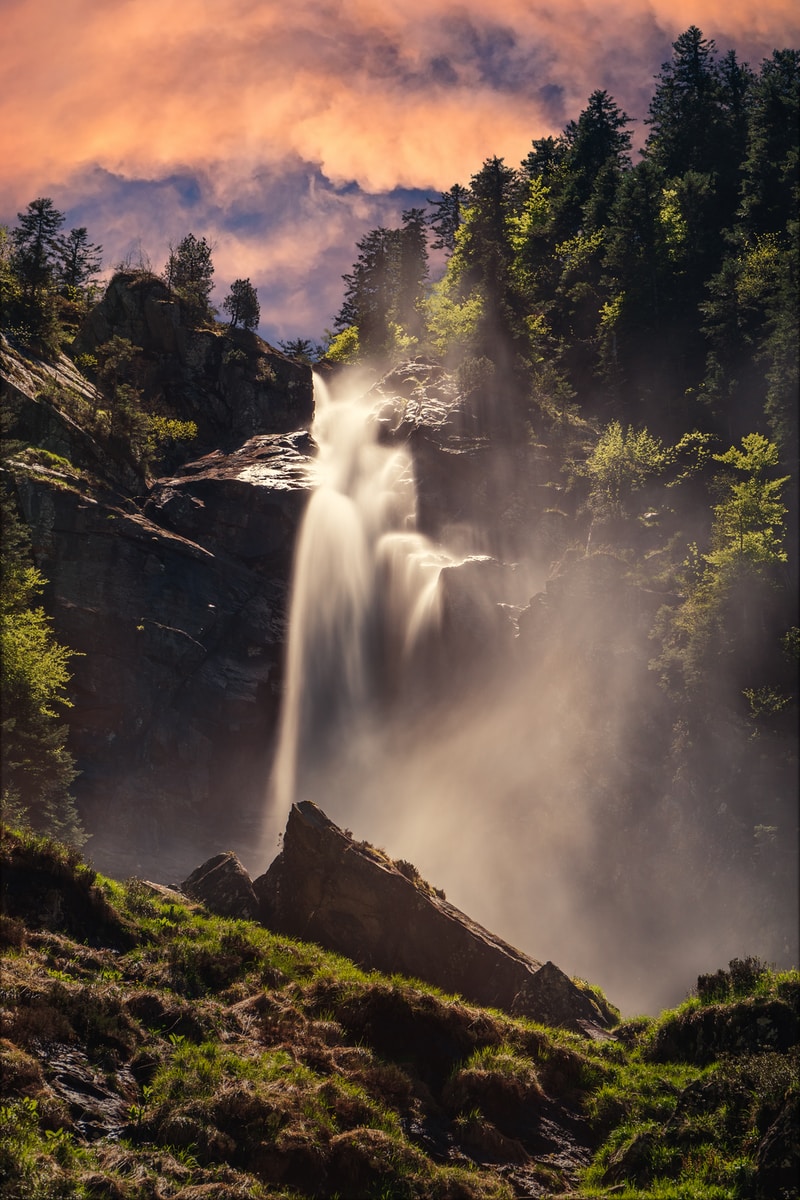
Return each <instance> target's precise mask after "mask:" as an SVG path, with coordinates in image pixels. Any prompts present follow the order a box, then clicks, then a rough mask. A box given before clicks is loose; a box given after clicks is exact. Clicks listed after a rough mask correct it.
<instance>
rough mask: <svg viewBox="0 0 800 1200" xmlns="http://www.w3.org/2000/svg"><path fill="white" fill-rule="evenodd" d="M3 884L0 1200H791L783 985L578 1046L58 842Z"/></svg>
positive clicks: (15, 867)
mask: <svg viewBox="0 0 800 1200" xmlns="http://www.w3.org/2000/svg"><path fill="white" fill-rule="evenodd" d="M0 863H1V864H2V868H3V892H4V909H5V915H4V916H3V918H2V927H1V928H0V934H1V935H2V945H3V955H4V958H3V964H2V968H3V969H2V990H1V991H0V1010H2V1035H3V1040H2V1042H0V1052H1V1054H2V1086H3V1102H2V1105H0V1194H2V1196H3V1197H4V1198H6V1200H14V1198H16V1197H20V1198H22V1197H25V1200H40V1198H41V1200H43V1198H45V1197H56V1196H64V1197H87V1198H88V1197H104V1198H108V1200H125V1198H133V1197H137V1198H138V1197H148V1198H150V1197H152V1198H153V1200H156V1198H158V1200H167V1198H175V1197H179V1198H180V1200H211V1198H213V1200H234V1198H236V1197H242V1198H244V1197H263V1198H265V1200H266V1198H277V1197H285V1198H287V1200H288V1198H289V1197H327V1198H333V1197H341V1198H342V1200H350V1198H358V1197H364V1198H370V1200H371V1198H374V1200H379V1198H383V1200H389V1198H390V1197H391V1198H393V1197H398V1198H409V1200H410V1198H412V1197H419V1198H425V1197H433V1198H439V1200H471V1198H474V1200H478V1198H487V1200H488V1198H490V1197H492V1198H497V1200H500V1198H501V1197H503V1198H505V1197H509V1198H510V1197H513V1196H549V1195H552V1196H562V1195H566V1194H570V1195H572V1196H573V1197H575V1196H583V1197H593V1196H604V1195H614V1196H623V1197H628V1196H637V1197H648V1196H652V1197H661V1198H667V1197H675V1198H677V1197H681V1198H687V1197H688V1198H691V1197H698V1198H700V1197H702V1198H705V1200H710V1198H712V1197H729V1196H730V1197H743V1198H744V1197H764V1198H766V1197H770V1198H772V1197H776V1198H777V1197H779V1196H781V1195H782V1194H783V1193H782V1191H781V1188H782V1187H783V1184H782V1182H781V1177H780V1173H779V1172H780V1160H781V1157H783V1158H786V1146H785V1145H784V1144H777V1145H776V1139H778V1140H779V1135H780V1132H781V1129H782V1124H781V1123H782V1122H783V1123H784V1124H785V1125H787V1128H788V1127H789V1126H790V1124H791V1121H792V1119H793V1118H796V1113H797V1101H798V1083H797V1078H798V1073H797V1028H798V1011H799V1010H800V976H799V975H798V973H797V972H792V973H784V974H779V975H778V974H774V973H770V972H764V971H761V970H760V969H755V968H754V964H747V963H745V964H738V965H736V964H732V966H734V967H735V969H734V971H733V973H731V972H727V973H720V974H718V975H716V976H713V977H709V978H708V979H706V980H705V982H704V984H703V986H702V987H701V993H702V996H703V999H702V1000H701V999H700V998H697V997H695V998H693V999H691V1000H689V1001H687V1002H686V1003H685V1004H684V1005H682V1006H681V1007H680V1008H679V1009H676V1010H673V1011H671V1012H668V1013H664V1014H662V1016H661V1017H659V1018H658V1019H655V1020H649V1019H644V1018H642V1019H639V1020H636V1021H631V1022H627V1023H625V1024H623V1025H621V1026H619V1028H618V1029H617V1030H616V1031H615V1034H614V1036H613V1037H612V1038H610V1039H609V1040H607V1041H603V1042H592V1041H588V1040H586V1039H582V1038H580V1037H578V1036H576V1035H573V1034H568V1033H566V1032H564V1031H560V1030H554V1029H545V1028H543V1027H541V1026H537V1025H534V1024H532V1023H531V1022H528V1021H523V1020H513V1019H511V1018H509V1017H507V1016H505V1015H503V1014H501V1013H498V1012H492V1011H485V1010H481V1009H478V1008H475V1007H473V1006H470V1005H468V1004H466V1003H464V1002H463V1001H461V1000H459V999H457V998H454V997H449V996H445V995H443V994H442V993H440V992H437V991H436V990H435V989H432V988H429V987H427V986H425V985H423V984H420V983H418V982H415V981H409V980H406V979H400V978H392V979H388V978H386V977H383V976H380V975H377V974H369V975H367V974H364V973H363V972H361V971H359V970H358V969H357V968H356V967H354V966H353V964H352V963H350V962H348V961H346V960H343V959H341V958H337V957H336V956H334V955H331V954H327V953H325V952H323V951H321V950H320V949H318V948H317V947H315V946H311V945H306V944H302V943H298V942H292V941H289V940H287V939H286V938H280V937H276V936H274V935H273V934H271V933H270V932H268V931H267V930H265V929H263V928H262V927H260V926H258V925H255V924H251V923H248V922H244V921H230V920H223V919H220V918H216V917H211V916H209V915H208V914H207V913H206V912H205V911H204V910H202V909H201V908H198V907H196V906H192V905H191V904H188V903H183V902H180V900H179V898H178V897H176V896H175V895H174V894H173V895H169V894H167V893H166V892H158V891H156V890H154V889H151V888H150V887H148V886H147V885H144V884H142V883H141V882H140V881H136V880H131V881H128V882H127V883H126V884H124V885H122V884H119V883H115V882H112V881H111V880H108V879H103V878H101V877H99V876H95V874H94V872H93V871H92V870H91V869H90V868H88V867H86V866H85V865H83V864H82V863H81V862H80V861H79V860H78V859H77V857H76V856H74V855H71V854H70V853H69V852H67V851H65V850H64V849H63V848H61V847H58V846H57V845H56V844H54V843H51V842H46V841H43V840H40V839H34V838H31V837H28V836H19V835H15V834H10V833H7V832H5V833H4V835H3V843H2V854H1V856H0ZM776 1131H777V1132H776ZM787 1136H789V1135H787ZM770 1138H771V1141H770ZM795 1140H796V1139H795ZM770 1172H771V1173H770ZM776 1172H778V1173H776ZM785 1194H786V1195H787V1196H788V1195H793V1194H794V1192H793V1190H792V1191H787V1192H786V1193H785Z"/></svg>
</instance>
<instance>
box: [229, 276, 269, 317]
mask: <svg viewBox="0 0 800 1200" xmlns="http://www.w3.org/2000/svg"><path fill="white" fill-rule="evenodd" d="M222 307H223V309H224V310H225V312H226V313H227V314H228V316H229V317H230V326H231V328H235V326H237V325H241V327H242V329H255V328H256V327H257V326H258V322H259V320H260V319H261V306H260V304H259V303H258V293H257V292H256V289H255V288H254V287H253V285H252V283H251V282H250V280H249V279H234V281H233V283H232V284H231V290H230V292H229V293H228V295H227V296H226V297H225V299H224V300H223V301H222Z"/></svg>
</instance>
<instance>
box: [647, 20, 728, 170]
mask: <svg viewBox="0 0 800 1200" xmlns="http://www.w3.org/2000/svg"><path fill="white" fill-rule="evenodd" d="M672 48H673V55H672V58H671V60H670V61H669V62H665V63H664V64H663V66H662V68H661V73H660V74H659V75H658V76H657V77H656V78H657V80H658V85H657V87H656V90H655V93H654V95H653V99H652V100H651V101H650V108H649V116H648V118H647V121H646V124H647V125H649V126H650V133H649V134H648V137H647V141H646V143H645V149H646V152H647V155H648V157H649V158H650V159H651V160H652V161H653V162H654V163H655V164H656V166H658V167H659V168H660V170H661V171H662V172H663V173H664V175H665V177H666V178H671V177H672V176H674V175H680V174H683V173H684V172H685V171H706V172H707V171H709V170H712V169H713V167H712V164H715V163H716V160H717V154H718V153H719V148H720V111H719V109H720V95H719V82H718V75H717V70H716V44H715V42H714V41H713V39H708V38H704V37H703V34H702V33H701V32H700V30H699V29H698V28H697V26H696V25H692V26H690V28H689V29H687V30H686V32H685V33H682V34H681V35H680V37H679V38H678V39H677V41H675V42H673V43H672Z"/></svg>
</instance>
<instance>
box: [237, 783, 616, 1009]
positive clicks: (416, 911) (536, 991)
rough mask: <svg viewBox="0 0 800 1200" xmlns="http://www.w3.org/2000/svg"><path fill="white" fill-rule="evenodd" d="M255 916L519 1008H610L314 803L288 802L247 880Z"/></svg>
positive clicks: (387, 966)
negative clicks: (279, 845)
mask: <svg viewBox="0 0 800 1200" xmlns="http://www.w3.org/2000/svg"><path fill="white" fill-rule="evenodd" d="M253 887H254V890H255V892H256V895H257V897H258V900H259V904H260V919H261V920H262V921H263V922H264V923H265V924H266V925H268V926H269V927H270V928H272V929H275V930H276V931H278V932H281V933H284V934H287V935H289V936H292V937H299V938H304V939H306V940H310V941H315V942H318V943H319V944H320V945H322V946H324V947H326V948H327V949H329V950H333V951H336V952H337V953H339V954H344V955H346V956H347V957H348V958H352V959H354V960H355V961H356V962H357V963H359V964H361V965H362V966H364V967H365V968H368V969H375V970H380V971H383V972H386V973H388V974H392V973H399V974H403V975H409V976H411V977H413V978H418V979H423V980H425V982H427V983H431V984H433V985H435V986H436V987H440V988H442V989H444V990H445V991H447V992H456V993H459V994H460V995H462V996H464V997H465V998H466V999H468V1000H471V1001H472V1002H473V1003H475V1004H481V1005H486V1006H491V1007H496V1008H501V1009H504V1010H505V1011H507V1012H510V1013H514V1014H517V1015H519V1016H526V1017H530V1018H532V1019H534V1020H540V1021H547V1022H548V1023H551V1024H559V1025H565V1026H568V1027H570V1028H573V1029H584V1030H585V1029H590V1028H595V1029H596V1028H598V1027H602V1026H604V1025H605V1024H606V1023H607V1015H606V1014H605V1013H603V1012H601V1010H600V1008H599V1007H598V1005H597V1004H596V1003H595V1002H594V1000H593V999H592V998H591V997H590V996H589V995H588V994H587V993H586V992H584V991H582V990H581V989H579V988H578V987H577V986H576V985H575V984H574V983H573V982H572V981H571V980H570V979H569V978H568V977H567V976H566V975H565V974H564V973H563V972H562V971H560V970H559V969H558V967H556V966H554V964H553V963H545V964H542V963H540V962H537V961H535V960H534V959H532V958H529V957H528V956H527V955H526V954H523V953H522V952H521V951H519V950H517V949H515V948H514V947H513V946H510V945H509V944H508V943H507V942H504V941H502V939H501V938H499V937H496V936H495V935H494V934H493V933H490V932H489V931H488V930H487V929H484V928H483V927H482V926H481V925H478V924H477V923H476V922H475V921H473V920H471V919H470V918H469V917H468V916H466V915H465V914H464V913H462V912H461V911H460V910H459V909H457V908H456V907H455V906H454V905H452V904H450V903H448V901H447V900H446V899H445V898H444V895H443V894H442V893H440V892H437V891H436V889H434V888H432V887H430V885H428V884H426V883H425V882H424V881H423V880H421V879H420V877H419V875H418V874H417V872H416V870H415V869H414V868H413V867H412V866H411V864H409V863H405V862H393V861H392V860H391V859H390V858H388V856H387V855H385V854H384V853H382V852H381V851H378V850H376V849H374V848H373V847H371V846H369V845H367V844H366V843H364V842H355V841H353V839H352V837H350V835H349V834H347V833H345V832H344V831H343V830H341V829H340V828H339V827H338V826H337V825H335V824H334V823H333V822H332V821H331V820H329V819H328V817H326V816H325V814H324V813H323V812H322V811H321V810H320V809H319V808H317V807H316V806H315V805H314V804H311V803H310V802H308V801H304V802H301V803H300V804H298V805H296V806H294V807H293V808H292V810H291V812H290V814H289V820H288V823H287V826H286V832H285V834H284V839H283V849H282V851H281V853H280V854H279V855H278V857H277V858H276V859H275V861H274V862H273V863H272V865H271V866H270V868H269V870H268V871H267V872H266V874H264V875H262V876H260V877H259V878H258V879H256V880H255V881H254V883H253Z"/></svg>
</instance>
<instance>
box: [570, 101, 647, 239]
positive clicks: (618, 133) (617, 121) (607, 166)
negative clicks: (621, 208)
mask: <svg viewBox="0 0 800 1200" xmlns="http://www.w3.org/2000/svg"><path fill="white" fill-rule="evenodd" d="M630 120H631V118H630V117H629V116H628V114H627V113H625V112H623V111H622V110H621V109H620V108H619V107H618V106H617V105H616V104H615V103H614V100H613V99H612V97H611V96H609V94H608V92H605V91H596V92H593V93H592V95H591V96H590V97H589V103H588V105H587V106H586V108H585V109H584V110H583V112H582V113H581V115H580V117H579V118H578V120H577V121H570V122H569V124H568V125H567V126H566V128H565V130H564V143H565V146H566V152H565V154H564V158H563V170H562V173H561V174H562V186H561V187H560V188H559V189H558V191H557V201H556V216H555V220H556V227H557V233H558V236H559V238H562V237H570V236H571V235H572V234H574V233H577V231H578V230H579V229H580V228H582V227H583V226H584V225H585V208H586V205H587V204H588V203H589V201H590V199H591V197H592V195H593V193H594V191H595V188H596V186H597V185H598V182H599V181H600V180H602V186H603V189H604V192H605V193H608V191H609V183H610V181H612V180H614V181H616V179H617V177H618V173H619V172H621V171H622V170H623V169H624V168H625V167H627V166H629V165H630V148H631V135H630V133H629V132H628V130H627V129H626V125H629V124H630ZM611 192H612V196H613V187H612V188H611ZM607 207H608V201H607V203H606V208H607ZM595 219H597V214H596V215H595Z"/></svg>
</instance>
